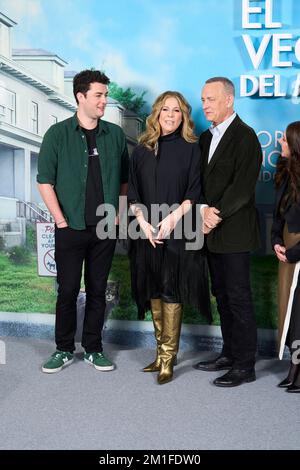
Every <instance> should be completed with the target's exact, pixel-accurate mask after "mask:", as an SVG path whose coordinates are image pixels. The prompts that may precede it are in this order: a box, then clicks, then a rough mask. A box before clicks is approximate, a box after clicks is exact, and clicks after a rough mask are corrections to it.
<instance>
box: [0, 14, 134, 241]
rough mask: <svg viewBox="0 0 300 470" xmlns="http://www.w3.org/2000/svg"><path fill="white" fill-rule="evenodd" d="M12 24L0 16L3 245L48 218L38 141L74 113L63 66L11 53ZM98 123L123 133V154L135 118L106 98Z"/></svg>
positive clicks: (25, 52) (32, 54)
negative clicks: (30, 224) (39, 175)
mask: <svg viewBox="0 0 300 470" xmlns="http://www.w3.org/2000/svg"><path fill="white" fill-rule="evenodd" d="M15 25H16V23H15V22H14V21H13V20H12V19H10V18H8V17H7V16H5V15H4V14H2V13H1V12H0V236H2V237H3V239H4V241H5V243H6V246H12V245H17V244H20V243H22V242H23V241H24V240H25V226H26V220H28V219H29V220H34V219H37V218H38V219H40V218H42V217H46V218H47V217H49V214H47V213H44V212H43V210H44V209H45V206H44V205H43V203H42V200H41V197H40V195H39V193H38V190H37V185H36V173H37V157H38V153H39V149H40V146H41V142H42V139H43V136H44V134H45V132H46V131H47V129H48V128H49V127H50V126H51V125H52V124H54V123H56V122H58V121H62V120H63V119H66V118H68V117H70V116H72V115H73V114H74V112H75V110H76V103H75V100H74V97H73V90H72V80H73V77H74V75H75V73H76V72H71V71H66V70H65V67H66V65H67V62H66V61H65V60H63V59H62V58H60V57H59V56H58V55H56V54H54V53H51V52H48V51H45V50H42V49H12V31H13V27H14V26H15ZM104 119H106V120H107V121H110V122H114V123H116V124H118V125H120V126H122V127H123V128H124V131H125V134H126V137H127V143H128V147H129V151H131V150H132V149H133V147H134V145H135V144H136V142H137V138H138V134H139V131H140V126H141V119H140V118H139V117H138V116H137V115H135V114H134V113H133V114H132V113H130V112H127V111H126V110H125V109H124V107H123V106H122V105H121V104H120V103H118V102H117V101H116V100H114V99H111V98H109V101H108V105H107V108H106V112H105V116H104Z"/></svg>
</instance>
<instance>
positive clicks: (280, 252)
mask: <svg viewBox="0 0 300 470" xmlns="http://www.w3.org/2000/svg"><path fill="white" fill-rule="evenodd" d="M274 250H275V253H276V256H277V258H278V259H279V261H282V262H283V263H287V257H286V256H285V252H286V248H285V247H284V246H282V245H279V244H277V245H274Z"/></svg>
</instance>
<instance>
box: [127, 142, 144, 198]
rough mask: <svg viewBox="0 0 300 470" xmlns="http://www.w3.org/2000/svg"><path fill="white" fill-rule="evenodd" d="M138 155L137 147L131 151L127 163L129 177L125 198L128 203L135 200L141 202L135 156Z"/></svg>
mask: <svg viewBox="0 0 300 470" xmlns="http://www.w3.org/2000/svg"><path fill="white" fill-rule="evenodd" d="M138 156H139V150H138V147H136V148H135V149H134V151H133V152H132V155H131V158H130V163H129V178H128V192H127V199H128V203H129V204H132V203H135V202H141V200H140V195H139V190H138V182H137V158H138Z"/></svg>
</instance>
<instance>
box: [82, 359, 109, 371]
mask: <svg viewBox="0 0 300 470" xmlns="http://www.w3.org/2000/svg"><path fill="white" fill-rule="evenodd" d="M84 362H86V363H87V364H89V365H90V366H94V367H95V369H97V370H101V371H102V372H109V371H110V370H114V368H115V366H114V365H112V366H96V365H95V364H93V363H92V362H91V361H89V360H88V359H84Z"/></svg>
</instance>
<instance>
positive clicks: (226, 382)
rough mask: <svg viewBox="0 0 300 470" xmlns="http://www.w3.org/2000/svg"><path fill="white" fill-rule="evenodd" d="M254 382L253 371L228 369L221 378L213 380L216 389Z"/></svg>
mask: <svg viewBox="0 0 300 470" xmlns="http://www.w3.org/2000/svg"><path fill="white" fill-rule="evenodd" d="M255 380H256V376H255V370H254V369H230V371H228V372H226V374H225V375H222V377H218V378H217V379H215V380H214V382H213V383H214V384H215V385H217V387H237V386H238V385H241V384H243V383H247V382H254V381H255Z"/></svg>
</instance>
